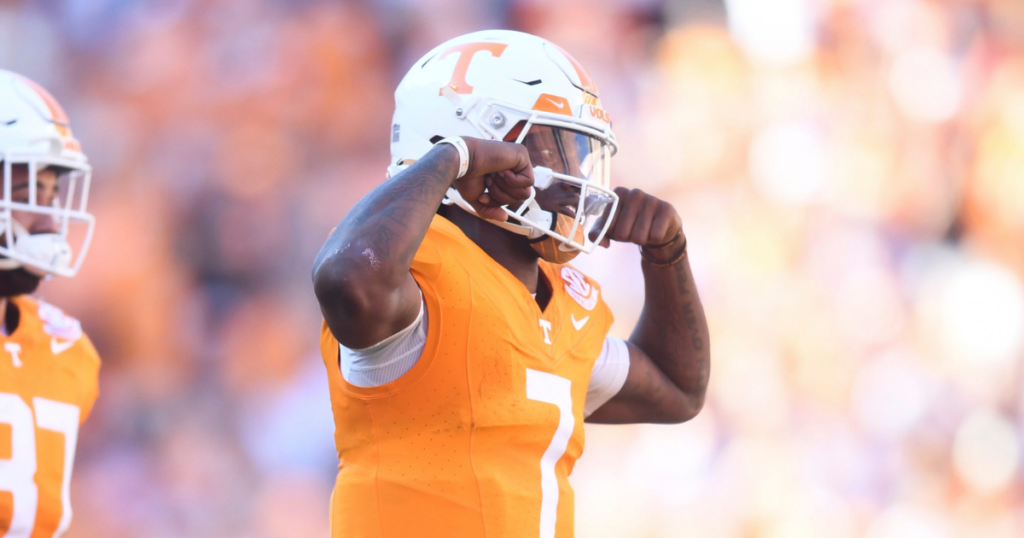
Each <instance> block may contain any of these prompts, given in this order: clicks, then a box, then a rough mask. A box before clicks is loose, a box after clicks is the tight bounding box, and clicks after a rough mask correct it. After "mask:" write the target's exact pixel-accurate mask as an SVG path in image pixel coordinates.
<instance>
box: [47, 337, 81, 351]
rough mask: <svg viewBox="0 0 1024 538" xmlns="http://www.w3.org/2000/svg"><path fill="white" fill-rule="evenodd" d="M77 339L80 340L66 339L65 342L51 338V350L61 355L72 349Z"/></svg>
mask: <svg viewBox="0 0 1024 538" xmlns="http://www.w3.org/2000/svg"><path fill="white" fill-rule="evenodd" d="M77 341H78V340H65V341H64V342H61V341H60V340H57V339H56V338H52V339H51V340H50V351H52V352H53V354H54V355H60V354H61V353H64V352H65V351H67V350H69V349H71V346H73V345H75V342H77Z"/></svg>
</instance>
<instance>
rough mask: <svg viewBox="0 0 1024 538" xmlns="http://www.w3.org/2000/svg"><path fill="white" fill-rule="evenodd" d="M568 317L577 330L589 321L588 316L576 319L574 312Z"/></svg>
mask: <svg viewBox="0 0 1024 538" xmlns="http://www.w3.org/2000/svg"><path fill="white" fill-rule="evenodd" d="M569 319H570V320H571V321H572V326H573V327H576V330H577V331H578V330H580V329H582V328H583V326H584V325H586V324H587V322H588V321H590V316H587V317H585V318H583V319H580V320H577V319H576V315H575V314H569Z"/></svg>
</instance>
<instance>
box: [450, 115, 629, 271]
mask: <svg viewBox="0 0 1024 538" xmlns="http://www.w3.org/2000/svg"><path fill="white" fill-rule="evenodd" d="M546 116H549V115H547V114H542V113H537V112H534V113H533V114H531V115H530V117H529V119H528V120H526V121H525V122H520V124H519V125H517V126H515V127H514V128H513V129H511V130H510V131H509V133H508V134H507V135H506V137H505V139H506V140H508V141H513V140H514V141H515V142H516V143H519V144H523V145H524V146H526V147H527V149H528V150H529V152H530V160H531V162H532V164H533V165H534V168H533V176H534V188H533V191H532V193H531V196H530V198H529V199H527V200H526V201H524V202H523V203H522V204H521V205H520V206H519V207H518V208H510V207H508V206H504V207H503V208H502V209H504V210H505V212H506V213H507V214H508V217H509V220H508V221H507V222H494V224H496V225H498V226H500V227H502V228H505V229H507V230H509V231H513V232H515V233H519V234H521V235H526V236H528V237H529V238H530V240H531V245H532V246H533V248H534V250H536V251H537V252H538V254H540V255H541V257H542V258H544V259H545V260H547V261H550V262H553V263H566V262H568V261H570V260H572V259H573V258H575V257H576V256H577V255H578V254H579V253H580V252H584V253H587V254H589V253H591V252H593V251H594V249H595V248H597V245H599V244H600V243H601V241H602V240H603V239H604V236H605V235H606V234H607V232H608V227H609V226H610V225H611V219H610V218H608V216H609V215H614V213H615V209H616V208H617V207H618V202H619V197H618V195H617V194H615V191H613V190H611V188H610V187H609V184H610V177H611V174H610V161H611V157H612V155H613V154H614V152H615V149H616V148H615V144H614V141H613V140H609V139H608V138H607V137H606V136H604V133H600V132H596V131H590V130H587V129H583V128H580V126H579V125H576V124H573V123H571V122H568V121H565V120H564V119H562V118H558V117H554V118H551V117H546ZM446 203H454V204H456V205H458V206H459V207H462V208H463V209H466V210H467V211H470V212H471V213H474V214H475V213H476V212H475V211H474V210H473V209H472V206H470V205H469V204H468V203H466V202H465V201H464V200H462V198H461V197H460V196H459V194H458V191H456V190H455V189H449V192H448V198H447V199H446Z"/></svg>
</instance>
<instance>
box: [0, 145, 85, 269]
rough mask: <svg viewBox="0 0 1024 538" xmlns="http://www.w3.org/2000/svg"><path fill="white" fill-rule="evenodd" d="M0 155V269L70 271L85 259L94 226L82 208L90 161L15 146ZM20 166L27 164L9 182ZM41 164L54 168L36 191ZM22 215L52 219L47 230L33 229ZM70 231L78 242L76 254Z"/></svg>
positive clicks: (42, 166)
mask: <svg viewBox="0 0 1024 538" xmlns="http://www.w3.org/2000/svg"><path fill="white" fill-rule="evenodd" d="M0 161H2V162H0V166H2V169H3V191H2V197H0V271H11V270H15V269H19V268H24V269H25V270H27V271H29V272H30V273H32V274H35V275H37V276H40V277H45V276H50V275H60V276H67V277H71V276H74V275H75V274H76V273H77V272H78V270H79V268H80V267H81V264H82V261H83V260H84V259H85V254H86V252H87V251H88V248H89V243H90V242H91V240H92V234H93V228H94V226H95V219H94V217H93V216H92V215H91V214H89V213H88V211H87V208H86V203H87V200H88V197H89V186H90V180H91V176H92V171H91V169H90V167H89V166H88V165H86V164H84V163H81V162H77V161H74V160H67V159H61V158H58V157H52V156H41V155H38V154H24V155H19V154H17V153H15V152H4V153H0ZM22 166H23V167H25V169H26V170H27V174H25V176H26V180H25V181H22V180H21V179H20V178H18V181H17V182H15V174H14V171H15V167H22ZM46 169H51V170H53V171H54V172H55V173H56V184H55V185H52V186H46V190H47V192H40V183H41V180H40V172H42V171H43V170H46ZM51 189H52V192H51ZM25 216H29V217H36V218H38V217H39V216H46V217H48V218H51V219H53V225H52V226H49V227H48V228H51V230H47V231H44V232H39V233H33V231H34V230H30V229H28V228H26V227H25V225H24V224H22V223H21V222H19V218H22V219H24V217H25ZM70 237H75V238H76V239H77V240H76V243H77V244H78V245H79V246H80V248H78V249H77V256H76V255H75V249H73V248H72V247H71V242H70V240H69V238H70Z"/></svg>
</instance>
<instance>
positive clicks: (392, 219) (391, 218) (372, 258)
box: [313, 144, 458, 285]
mask: <svg viewBox="0 0 1024 538" xmlns="http://www.w3.org/2000/svg"><path fill="white" fill-rule="evenodd" d="M457 170H458V154H457V152H456V150H455V148H454V147H452V146H450V145H447V144H445V145H441V146H437V147H435V148H434V149H432V150H431V151H430V152H429V153H427V154H426V155H425V156H424V158H423V159H420V160H419V161H418V162H417V163H416V164H413V165H412V166H411V167H409V169H408V170H405V171H404V172H402V173H401V174H398V175H396V176H395V177H393V178H391V179H389V180H388V181H386V182H384V183H383V184H381V185H380V186H379V187H377V188H376V189H374V190H372V191H371V192H370V193H369V194H368V195H366V197H364V198H363V199H362V200H360V201H359V203H357V204H356V205H355V207H353V208H352V210H351V211H349V213H348V214H347V215H346V216H345V218H344V219H342V221H341V223H340V224H339V225H338V227H337V228H336V229H335V230H334V232H333V233H332V234H331V236H330V237H329V238H328V239H327V242H326V243H324V246H323V247H322V248H321V249H320V254H319V255H318V256H317V259H316V262H315V263H314V269H313V271H314V277H315V278H319V277H320V276H323V277H326V278H339V279H342V278H344V277H345V275H344V273H346V272H349V273H351V272H353V271H355V272H358V271H360V270H365V271H366V272H367V273H372V274H373V275H374V276H375V279H378V280H382V281H384V282H385V283H386V284H391V285H398V284H399V283H400V282H401V279H403V278H404V277H405V275H407V274H408V272H409V267H410V266H411V265H412V260H413V256H414V255H415V254H416V249H417V248H419V245H420V243H421V242H422V241H423V237H424V236H425V235H426V233H427V229H428V228H429V227H430V222H431V220H432V219H433V217H434V214H435V213H436V212H437V208H438V207H439V206H440V205H441V200H442V199H443V198H444V195H445V192H446V191H447V190H448V187H450V186H451V183H452V180H453V179H454V177H455V173H456V171H457Z"/></svg>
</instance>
